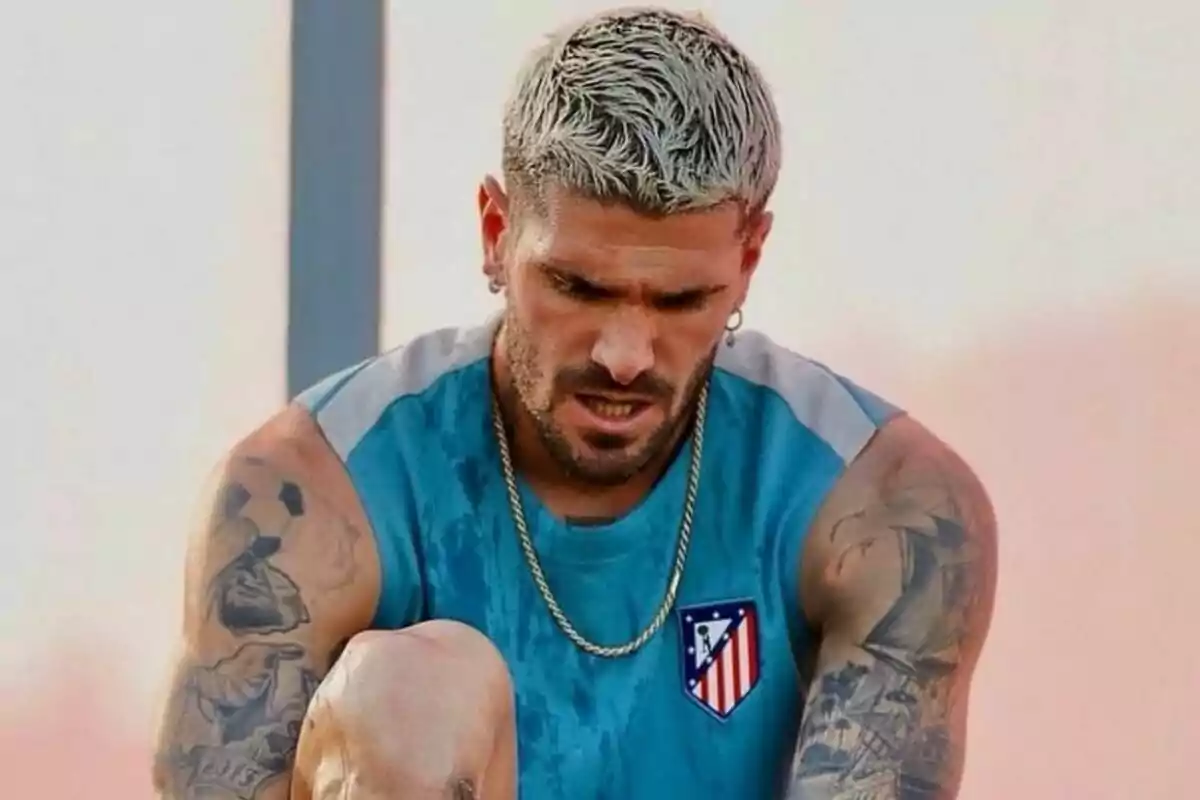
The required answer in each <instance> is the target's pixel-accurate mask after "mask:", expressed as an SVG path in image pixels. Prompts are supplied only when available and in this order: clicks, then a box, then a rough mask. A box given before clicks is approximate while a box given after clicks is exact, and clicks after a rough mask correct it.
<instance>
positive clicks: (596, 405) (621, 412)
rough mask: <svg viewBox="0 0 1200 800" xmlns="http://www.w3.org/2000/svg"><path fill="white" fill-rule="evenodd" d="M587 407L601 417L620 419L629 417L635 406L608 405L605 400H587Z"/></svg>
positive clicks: (623, 404) (624, 404) (627, 404)
mask: <svg viewBox="0 0 1200 800" xmlns="http://www.w3.org/2000/svg"><path fill="white" fill-rule="evenodd" d="M587 407H588V408H590V409H591V410H592V411H593V412H594V413H596V414H599V415H600V416H602V417H608V418H610V419H621V418H623V417H628V416H629V415H631V414H632V413H633V411H634V409H635V408H636V407H637V406H635V405H634V404H633V403H610V402H608V401H606V400H594V399H591V398H589V399H588V400H587Z"/></svg>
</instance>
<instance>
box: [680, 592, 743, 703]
mask: <svg viewBox="0 0 1200 800" xmlns="http://www.w3.org/2000/svg"><path fill="white" fill-rule="evenodd" d="M679 621H680V626H679V627H680V632H681V633H682V641H681V645H682V649H683V652H682V656H683V664H684V669H683V680H684V691H686V692H687V694H688V696H689V697H691V698H692V699H693V700H694V701H696V702H697V703H699V704H700V705H701V706H703V707H704V708H705V709H706V710H708V711H709V712H711V713H713V714H715V715H717V716H718V717H719V718H721V719H725V718H727V717H728V716H729V715H730V714H732V713H733V710H734V709H736V708H737V707H738V706H739V705H741V703H742V701H743V700H745V699H746V696H747V695H748V694H750V690H751V689H753V688H754V687H755V686H756V685H757V684H758V676H759V655H758V613H757V612H756V610H755V606H754V602H753V601H752V600H733V601H729V602H724V603H709V604H707V605H702V606H689V607H687V608H681V609H680V610H679Z"/></svg>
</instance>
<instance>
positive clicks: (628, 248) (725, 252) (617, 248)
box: [526, 237, 740, 272]
mask: <svg viewBox="0 0 1200 800" xmlns="http://www.w3.org/2000/svg"><path fill="white" fill-rule="evenodd" d="M531 245H532V246H531V247H530V248H529V249H528V250H527V251H526V257H527V259H528V260H530V261H533V262H535V263H538V264H541V265H543V266H547V267H552V268H555V269H564V270H570V271H575V272H580V271H583V272H590V271H593V270H620V271H622V272H623V271H626V270H629V271H635V272H663V271H666V270H679V271H687V272H690V271H698V272H700V271H707V270H711V269H713V268H714V267H719V266H720V265H722V264H723V263H725V262H729V261H737V260H738V258H739V252H740V251H739V248H738V247H737V245H726V246H725V247H720V248H696V247H673V246H666V245H634V244H605V243H602V242H579V241H571V240H564V239H563V238H561V237H553V238H549V239H546V240H543V241H541V242H533V243H531Z"/></svg>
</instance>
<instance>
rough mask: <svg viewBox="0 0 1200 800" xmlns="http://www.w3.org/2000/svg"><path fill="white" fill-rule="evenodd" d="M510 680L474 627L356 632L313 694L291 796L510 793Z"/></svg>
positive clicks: (500, 796)
mask: <svg viewBox="0 0 1200 800" xmlns="http://www.w3.org/2000/svg"><path fill="white" fill-rule="evenodd" d="M516 796H517V793H516V726H515V722H514V712H513V694H512V684H511V681H510V679H509V675H508V669H507V667H506V666H505V664H504V659H503V658H502V657H501V656H500V653H499V652H498V651H497V650H496V648H495V647H493V646H492V643H491V642H489V641H488V640H487V639H486V638H485V637H484V636H483V635H482V634H480V633H479V632H478V631H475V630H474V629H472V628H469V627H467V626H465V625H461V624H459V623H456V622H448V621H440V620H439V621H432V622H425V623H422V624H420V625H416V626H414V627H412V628H407V629H405V630H403V631H388V632H383V631H374V632H370V633H364V634H360V635H359V636H356V637H355V638H354V639H352V640H350V643H349V644H348V645H347V646H346V650H345V652H344V653H343V654H342V656H341V658H339V659H338V662H337V664H336V665H334V667H333V669H332V670H331V671H330V673H329V675H328V676H326V678H325V680H324V681H323V682H322V683H321V686H320V688H319V689H318V690H317V693H316V696H315V697H314V698H313V702H312V705H311V706H310V707H309V712H308V716H307V717H306V718H305V720H304V728H303V731H302V732H301V735H300V744H299V747H298V750H297V754H296V770H295V774H294V777H293V780H292V798H293V800H422V799H423V798H429V799H430V800H434V798H437V800H442V799H443V798H455V799H456V800H457V798H480V800H515V798H516Z"/></svg>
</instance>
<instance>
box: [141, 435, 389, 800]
mask: <svg viewBox="0 0 1200 800" xmlns="http://www.w3.org/2000/svg"><path fill="white" fill-rule="evenodd" d="M282 461H283V462H284V463H283V464H281V463H280V460H277V459H268V458H261V457H256V456H253V455H249V456H246V455H242V456H239V457H235V458H233V459H231V460H230V462H229V463H228V464H227V465H226V467H225V468H224V470H223V475H222V476H221V480H219V481H218V484H217V486H216V487H215V489H214V491H213V497H212V502H211V508H209V509H207V511H208V513H207V515H206V516H207V518H206V519H205V520H204V522H203V524H202V526H201V528H200V529H199V530H198V531H197V533H196V535H195V536H194V538H193V541H192V543H191V545H190V548H189V555H188V570H187V577H186V580H185V584H186V588H185V612H184V626H183V627H184V630H183V641H182V643H181V644H182V647H181V648H180V651H181V655H180V658H179V660H178V662H177V665H176V669H175V672H174V675H173V676H172V680H171V686H170V697H169V700H168V703H167V708H166V710H165V712H164V714H163V717H162V720H161V729H160V736H159V747H158V752H157V754H156V763H155V783H156V785H157V786H158V789H159V792H160V793H161V794H162V795H163V796H164V797H168V798H185V797H189V798H190V797H205V798H225V797H228V798H256V800H274V798H283V797H286V796H287V792H288V776H289V775H290V772H291V766H292V760H293V757H294V754H295V748H296V743H297V740H298V738H299V735H300V729H301V723H302V722H303V719H304V715H305V712H306V710H307V707H308V702H309V700H310V698H311V697H312V694H313V692H314V691H315V690H316V687H317V684H318V683H319V682H320V680H321V678H322V677H323V676H324V675H325V674H326V672H327V671H328V669H329V667H330V665H331V662H332V659H333V657H334V655H335V651H336V649H337V647H338V646H339V644H340V643H341V642H342V641H344V640H345V638H347V637H349V636H350V635H352V634H353V633H355V632H357V631H358V630H361V629H362V628H364V627H365V626H366V625H367V623H368V622H369V612H370V610H371V608H372V604H371V602H370V597H371V596H372V594H373V590H374V589H375V587H376V586H377V582H378V577H377V570H378V567H377V564H376V563H374V558H373V549H372V547H371V543H370V541H368V537H367V536H366V535H365V534H364V532H363V531H362V529H361V527H360V526H359V525H357V524H356V521H355V520H354V519H353V514H347V513H345V510H344V509H343V508H342V507H341V506H342V505H343V504H341V503H338V502H336V501H331V500H330V499H329V496H328V492H327V491H326V490H327V489H328V486H327V483H326V482H325V481H321V480H319V479H314V478H313V476H311V475H310V474H307V473H309V472H310V470H308V469H301V468H299V467H296V466H295V465H293V464H288V463H287V461H288V459H282ZM318 484H319V486H320V491H318V489H316V488H314V487H315V486H316V485H318Z"/></svg>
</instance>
